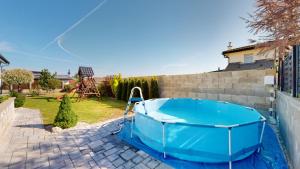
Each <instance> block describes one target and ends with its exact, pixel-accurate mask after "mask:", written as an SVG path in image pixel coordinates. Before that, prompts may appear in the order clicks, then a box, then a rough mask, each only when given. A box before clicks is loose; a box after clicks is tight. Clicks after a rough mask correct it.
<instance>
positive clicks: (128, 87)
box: [126, 79, 134, 101]
mask: <svg viewBox="0 0 300 169" xmlns="http://www.w3.org/2000/svg"><path fill="white" fill-rule="evenodd" d="M133 87H134V80H133V79H129V82H128V86H127V97H126V101H127V100H128V99H129V96H130V93H131V89H132V88H133Z"/></svg>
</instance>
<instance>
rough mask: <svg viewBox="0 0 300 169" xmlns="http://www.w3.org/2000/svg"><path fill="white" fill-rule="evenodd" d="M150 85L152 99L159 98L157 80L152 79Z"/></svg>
mask: <svg viewBox="0 0 300 169" xmlns="http://www.w3.org/2000/svg"><path fill="white" fill-rule="evenodd" d="M150 83H151V85H150V98H159V89H158V83H157V79H156V78H152V79H151V82H150Z"/></svg>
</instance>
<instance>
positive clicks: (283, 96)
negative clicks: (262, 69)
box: [276, 92, 300, 168]
mask: <svg viewBox="0 0 300 169" xmlns="http://www.w3.org/2000/svg"><path fill="white" fill-rule="evenodd" d="M276 112H277V116H278V120H279V130H280V134H281V136H282V139H283V141H284V144H285V147H286V149H287V152H288V154H289V157H290V159H291V163H292V165H293V167H294V168H300V100H299V99H297V98H293V97H291V96H290V94H287V93H284V92H277V98H276Z"/></svg>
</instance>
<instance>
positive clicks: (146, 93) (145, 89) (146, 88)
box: [142, 80, 149, 100]
mask: <svg viewBox="0 0 300 169" xmlns="http://www.w3.org/2000/svg"><path fill="white" fill-rule="evenodd" d="M142 91H143V97H144V99H145V100H147V99H149V84H148V81H147V80H142Z"/></svg>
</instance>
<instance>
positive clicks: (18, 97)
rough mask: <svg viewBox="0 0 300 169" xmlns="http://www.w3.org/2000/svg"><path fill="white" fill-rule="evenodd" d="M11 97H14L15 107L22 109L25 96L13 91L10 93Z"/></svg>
mask: <svg viewBox="0 0 300 169" xmlns="http://www.w3.org/2000/svg"><path fill="white" fill-rule="evenodd" d="M10 96H11V97H15V98H16V99H15V107H22V106H23V105H24V103H25V100H26V97H25V95H23V94H21V93H17V92H15V91H12V92H11V93H10Z"/></svg>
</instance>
